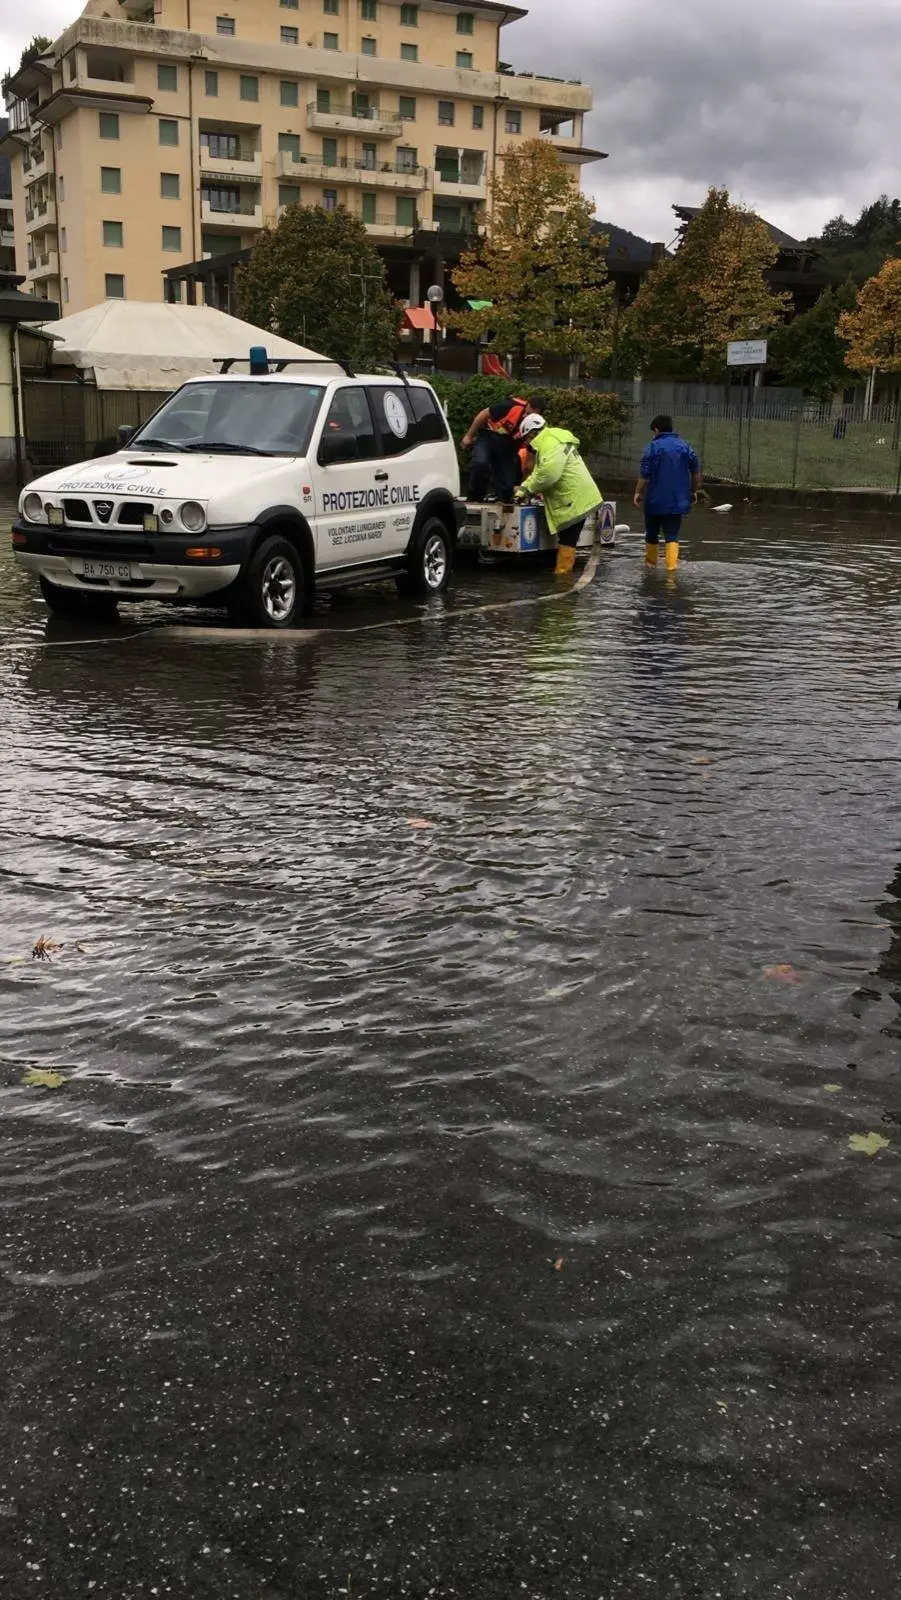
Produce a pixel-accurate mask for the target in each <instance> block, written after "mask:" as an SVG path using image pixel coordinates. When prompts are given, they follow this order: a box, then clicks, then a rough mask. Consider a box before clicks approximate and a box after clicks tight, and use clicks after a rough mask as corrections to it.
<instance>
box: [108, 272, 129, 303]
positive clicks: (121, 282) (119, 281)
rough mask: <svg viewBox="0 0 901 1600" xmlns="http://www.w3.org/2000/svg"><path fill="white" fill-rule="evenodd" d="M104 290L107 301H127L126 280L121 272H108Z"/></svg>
mask: <svg viewBox="0 0 901 1600" xmlns="http://www.w3.org/2000/svg"><path fill="white" fill-rule="evenodd" d="M104 288H105V291H106V298H107V300H124V299H125V279H124V278H123V276H122V274H121V272H108V273H107V274H106V282H105V285H104Z"/></svg>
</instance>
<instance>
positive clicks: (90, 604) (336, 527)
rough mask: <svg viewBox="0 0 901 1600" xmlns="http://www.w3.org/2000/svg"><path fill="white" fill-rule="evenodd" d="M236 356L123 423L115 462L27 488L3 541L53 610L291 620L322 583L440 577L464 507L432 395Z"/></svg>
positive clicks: (405, 382)
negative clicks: (202, 607) (204, 610)
mask: <svg viewBox="0 0 901 1600" xmlns="http://www.w3.org/2000/svg"><path fill="white" fill-rule="evenodd" d="M235 364H236V363H235V362H234V361H231V362H225V363H223V371H222V373H221V374H220V375H218V376H216V377H203V378H195V379H192V380H190V381H189V382H187V383H185V384H184V385H183V387H182V388H181V389H179V390H178V392H177V393H176V394H174V395H173V396H172V397H171V399H169V400H167V401H166V403H165V404H164V405H163V406H162V407H161V408H160V410H159V411H157V412H156V414H155V416H153V417H152V418H151V420H150V421H149V422H147V423H145V424H144V426H143V427H142V428H139V429H138V430H137V431H136V432H135V433H133V434H130V435H129V431H128V430H122V433H121V434H120V442H121V444H122V446H123V448H121V449H120V450H119V451H118V452H117V453H116V454H115V455H110V456H104V457H102V458H100V459H95V460H92V461H86V462H82V463H81V464H80V465H78V466H74V467H65V468H63V469H61V470H60V471H58V472H51V473H49V474H48V475H47V476H46V477H43V478H38V479H36V480H35V482H33V483H31V484H29V485H28V487H27V489H26V490H25V492H24V493H23V494H22V496H21V499H20V502H19V513H20V514H19V517H18V519H17V521H16V524H15V527H14V528H13V548H14V551H15V554H16V557H17V559H18V561H19V562H20V564H21V565H22V566H23V567H25V568H27V569H28V571H30V572H33V573H35V574H36V575H37V577H38V579H39V580H40V585H41V590H42V593H43V595H44V599H45V600H46V602H47V605H48V606H49V607H50V609H51V611H53V612H55V613H57V614H58V615H62V616H81V617H85V616H89V615H90V616H94V617H98V616H111V615H113V614H114V613H115V610H116V607H117V605H118V603H119V602H120V601H129V602H134V601H146V600H157V601H160V600H162V601H173V602H185V601H189V602H190V601H193V602H198V601H200V602H205V603H210V604H213V605H222V606H225V607H227V609H228V611H229V614H230V615H231V616H232V618H233V619H234V620H235V621H236V622H238V623H239V624H241V625H242V626H245V627H265V628H290V627H292V626H296V625H297V623H298V621H299V619H300V617H301V616H302V615H303V613H304V612H306V611H308V610H309V609H310V607H311V605H312V603H313V598H314V595H315V593H316V590H317V589H330V588H338V587H347V586H349V585H351V584H356V583H360V582H371V581H373V580H374V579H379V578H386V577H390V576H393V577H395V578H396V579H397V581H398V584H399V586H400V587H401V589H403V590H406V591H409V592H413V593H417V594H421V595H435V594H438V593H440V592H441V590H442V589H443V588H444V587H445V586H446V584H447V581H448V578H449V576H450V571H451V567H452V564H453V557H454V549H455V545H456V539H457V532H458V530H459V528H460V526H461V524H462V523H463V521H464V520H465V515H466V507H465V502H463V501H462V500H461V499H460V475H459V468H458V464H457V455H456V451H455V449H454V444H453V440H452V438H451V434H450V430H449V428H448V425H447V421H446V419H445V416H444V413H443V412H442V409H441V406H440V405H439V403H438V400H437V397H436V395H435V393H434V390H433V389H431V388H430V386H429V385H428V384H427V383H424V382H422V381H420V380H411V379H408V378H407V377H406V376H405V375H404V374H402V373H401V372H400V371H399V370H398V373H397V375H396V376H392V377H383V376H382V377H357V376H355V375H354V374H353V373H352V372H351V371H350V369H349V368H346V367H342V366H341V365H340V364H339V363H333V362H328V361H319V362H290V363H285V362H281V361H279V362H277V363H274V366H275V370H274V371H273V370H271V364H270V362H269V360H268V358H267V357H266V352H265V351H252V352H251V360H250V363H249V367H250V370H249V373H247V374H240V373H236V372H234V371H233V370H231V369H232V368H233V367H234V366H235Z"/></svg>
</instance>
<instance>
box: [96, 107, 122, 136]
mask: <svg viewBox="0 0 901 1600" xmlns="http://www.w3.org/2000/svg"><path fill="white" fill-rule="evenodd" d="M100 137H101V139H118V137H119V113H118V112H117V111H101V112H100Z"/></svg>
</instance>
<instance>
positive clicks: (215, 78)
mask: <svg viewBox="0 0 901 1600" xmlns="http://www.w3.org/2000/svg"><path fill="white" fill-rule="evenodd" d="M204 86H205V90H206V93H207V94H208V95H209V97H210V99H211V100H215V99H216V97H217V95H218V94H219V74H218V72H207V73H206V74H205V75H204Z"/></svg>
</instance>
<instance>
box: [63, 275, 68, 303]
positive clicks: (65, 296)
mask: <svg viewBox="0 0 901 1600" xmlns="http://www.w3.org/2000/svg"><path fill="white" fill-rule="evenodd" d="M63 299H64V300H65V302H66V305H68V304H69V280H68V278H63Z"/></svg>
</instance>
